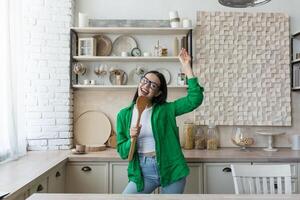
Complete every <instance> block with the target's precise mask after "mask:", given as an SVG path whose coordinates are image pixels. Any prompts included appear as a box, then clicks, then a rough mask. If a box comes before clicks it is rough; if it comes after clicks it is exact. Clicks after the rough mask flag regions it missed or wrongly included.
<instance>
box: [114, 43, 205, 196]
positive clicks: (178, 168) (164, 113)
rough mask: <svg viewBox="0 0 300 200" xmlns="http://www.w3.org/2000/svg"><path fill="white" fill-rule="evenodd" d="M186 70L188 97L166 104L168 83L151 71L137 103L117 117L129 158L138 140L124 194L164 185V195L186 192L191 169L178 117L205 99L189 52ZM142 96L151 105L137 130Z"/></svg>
mask: <svg viewBox="0 0 300 200" xmlns="http://www.w3.org/2000/svg"><path fill="white" fill-rule="evenodd" d="M179 59H180V61H181V64H182V70H183V72H184V73H185V74H186V75H187V78H188V95H187V96H186V97H182V98H180V99H177V100H176V101H174V102H166V99H167V84H166V80H165V78H164V76H163V75H162V74H161V73H159V72H157V71H150V72H147V73H146V74H145V75H144V76H143V77H142V78H141V81H140V84H139V86H138V88H137V91H136V93H135V96H134V98H133V103H132V104H131V105H130V106H129V107H127V108H124V109H122V110H121V111H120V112H119V113H118V116H117V151H118V153H119V154H120V156H121V158H122V159H127V158H128V154H129V149H130V144H131V140H132V138H133V137H137V145H136V149H135V152H134V155H133V159H132V160H131V161H130V162H129V164H128V178H129V183H128V185H127V186H126V188H125V189H124V191H123V194H135V193H151V192H153V191H154V190H155V189H156V188H157V187H159V186H161V193H163V194H175V193H183V191H184V186H185V182H186V176H187V175H188V174H189V168H188V166H187V164H186V161H185V158H184V156H183V153H182V150H181V146H180V141H179V133H178V127H177V125H176V117H177V116H179V115H182V114H184V113H187V112H191V111H192V110H194V109H195V108H197V107H198V106H199V105H200V104H201V103H202V100H203V88H202V87H200V86H199V84H198V80H197V78H196V77H194V74H193V71H192V69H191V65H190V61H191V57H190V55H189V54H188V53H187V51H186V50H185V49H182V50H181V52H180V54H179ZM138 96H146V97H148V98H149V99H150V100H151V105H148V106H147V108H146V109H145V110H144V111H143V113H142V116H141V121H140V126H139V127H135V126H136V125H135V123H136V120H137V108H136V106H135V102H136V99H137V97H138Z"/></svg>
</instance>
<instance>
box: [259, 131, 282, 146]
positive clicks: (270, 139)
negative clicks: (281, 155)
mask: <svg viewBox="0 0 300 200" xmlns="http://www.w3.org/2000/svg"><path fill="white" fill-rule="evenodd" d="M256 133H257V134H260V135H265V136H268V148H264V150H265V151H278V149H275V148H273V137H274V136H276V135H284V134H285V132H280V131H268V130H260V131H256Z"/></svg>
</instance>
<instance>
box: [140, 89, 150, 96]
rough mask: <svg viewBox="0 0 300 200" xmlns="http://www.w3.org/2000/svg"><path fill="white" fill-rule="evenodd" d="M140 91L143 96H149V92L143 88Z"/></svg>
mask: <svg viewBox="0 0 300 200" xmlns="http://www.w3.org/2000/svg"><path fill="white" fill-rule="evenodd" d="M140 90H141V93H142V95H143V96H147V95H148V94H149V91H148V90H145V89H143V88H141V89H140Z"/></svg>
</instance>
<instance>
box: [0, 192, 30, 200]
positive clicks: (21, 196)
mask: <svg viewBox="0 0 300 200" xmlns="http://www.w3.org/2000/svg"><path fill="white" fill-rule="evenodd" d="M28 196H29V190H26V191H20V192H17V193H13V194H12V195H9V196H6V197H5V198H4V199H12V200H25V199H26V198H27V197H28Z"/></svg>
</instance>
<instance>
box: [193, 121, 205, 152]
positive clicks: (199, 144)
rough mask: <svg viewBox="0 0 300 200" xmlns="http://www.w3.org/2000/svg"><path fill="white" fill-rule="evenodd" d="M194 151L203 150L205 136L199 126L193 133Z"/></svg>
mask: <svg viewBox="0 0 300 200" xmlns="http://www.w3.org/2000/svg"><path fill="white" fill-rule="evenodd" d="M195 149H205V134H204V131H203V129H202V128H201V127H200V126H198V127H197V129H196V133H195Z"/></svg>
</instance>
